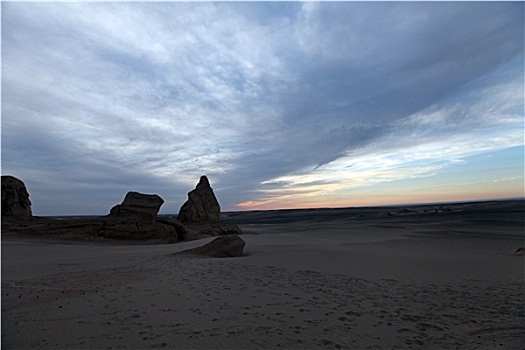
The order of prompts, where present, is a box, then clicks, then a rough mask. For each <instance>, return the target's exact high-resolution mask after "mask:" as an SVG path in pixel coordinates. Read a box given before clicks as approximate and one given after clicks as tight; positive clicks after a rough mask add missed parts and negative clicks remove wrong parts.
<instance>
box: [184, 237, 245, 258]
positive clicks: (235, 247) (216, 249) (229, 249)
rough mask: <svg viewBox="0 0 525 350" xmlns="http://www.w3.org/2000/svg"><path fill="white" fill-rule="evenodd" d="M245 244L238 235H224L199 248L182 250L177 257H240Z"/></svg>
mask: <svg viewBox="0 0 525 350" xmlns="http://www.w3.org/2000/svg"><path fill="white" fill-rule="evenodd" d="M245 245H246V242H245V241H244V240H243V239H242V238H240V237H239V236H238V235H226V236H220V237H217V238H215V239H214V240H213V241H211V242H210V243H208V244H205V245H203V246H201V247H197V248H193V249H188V250H184V251H182V252H179V253H176V254H177V255H200V256H209V257H214V258H229V257H240V256H242V253H243V250H244V246H245Z"/></svg>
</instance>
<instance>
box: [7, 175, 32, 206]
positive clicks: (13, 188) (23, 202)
mask: <svg viewBox="0 0 525 350" xmlns="http://www.w3.org/2000/svg"><path fill="white" fill-rule="evenodd" d="M2 216H32V212H31V201H30V200H29V193H28V192H27V189H26V185H25V184H24V183H23V182H22V181H21V180H19V179H17V178H16V177H14V176H9V175H7V176H2Z"/></svg>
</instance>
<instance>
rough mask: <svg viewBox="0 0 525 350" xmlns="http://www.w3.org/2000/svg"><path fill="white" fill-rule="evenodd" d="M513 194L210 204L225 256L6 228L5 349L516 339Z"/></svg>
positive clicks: (520, 268)
mask: <svg viewBox="0 0 525 350" xmlns="http://www.w3.org/2000/svg"><path fill="white" fill-rule="evenodd" d="M523 204H524V203H523V200H514V201H487V202H472V203H455V204H454V203H452V204H447V205H444V204H439V205H420V206H405V207H370V208H340V209H310V210H280V211H252V212H230V213H222V221H223V222H225V223H235V224H237V225H238V226H239V227H240V228H241V229H242V231H244V232H245V233H244V234H242V235H241V236H240V237H242V239H243V240H244V241H245V242H246V245H245V247H244V252H243V255H242V257H235V258H213V257H195V256H191V255H185V254H175V253H178V252H182V251H184V250H187V249H192V248H196V247H200V246H202V245H203V244H205V243H209V242H210V241H212V240H213V239H214V237H206V238H202V239H197V240H192V241H183V242H178V243H174V244H147V245H145V244H130V243H131V242H125V241H118V242H112V243H110V244H108V243H104V242H99V241H78V240H66V239H57V238H51V237H49V236H43V237H40V238H38V237H27V236H23V235H22V236H20V237H17V236H16V235H4V232H3V233H2V234H3V240H2V348H3V349H36V348H39V349H148V348H166V349H263V348H264V349H275V348H285V349H322V348H326V349H523V348H524V347H525V338H524V337H523V334H524V333H525V322H524V317H525V310H524V305H525V300H524V262H523V254H522V253H521V254H520V251H519V249H520V248H521V247H523V245H524V231H523V227H524V206H523ZM159 217H161V216H159Z"/></svg>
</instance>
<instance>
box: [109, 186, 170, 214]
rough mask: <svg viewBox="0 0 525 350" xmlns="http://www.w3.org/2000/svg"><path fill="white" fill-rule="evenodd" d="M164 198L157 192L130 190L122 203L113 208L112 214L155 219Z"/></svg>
mask: <svg viewBox="0 0 525 350" xmlns="http://www.w3.org/2000/svg"><path fill="white" fill-rule="evenodd" d="M163 203H164V200H163V199H162V198H160V197H159V196H158V195H156V194H143V193H138V192H128V193H127V194H126V197H125V198H124V201H123V202H122V204H118V205H116V206H114V207H113V208H111V211H110V213H109V215H110V216H141V217H147V218H151V219H154V218H156V217H157V213H158V212H159V210H160V207H161V206H162V204H163Z"/></svg>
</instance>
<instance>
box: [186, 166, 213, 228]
mask: <svg viewBox="0 0 525 350" xmlns="http://www.w3.org/2000/svg"><path fill="white" fill-rule="evenodd" d="M178 219H179V221H180V222H182V223H186V222H209V223H218V222H220V221H221V207H220V205H219V202H218V201H217V198H216V197H215V194H214V193H213V189H212V188H211V186H210V182H209V181H208V178H207V177H206V176H204V175H203V176H201V178H200V181H199V183H198V184H197V187H195V189H194V190H193V191H191V192H189V193H188V200H187V201H186V203H184V204H183V205H182V207H181V208H180V211H179V217H178Z"/></svg>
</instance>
